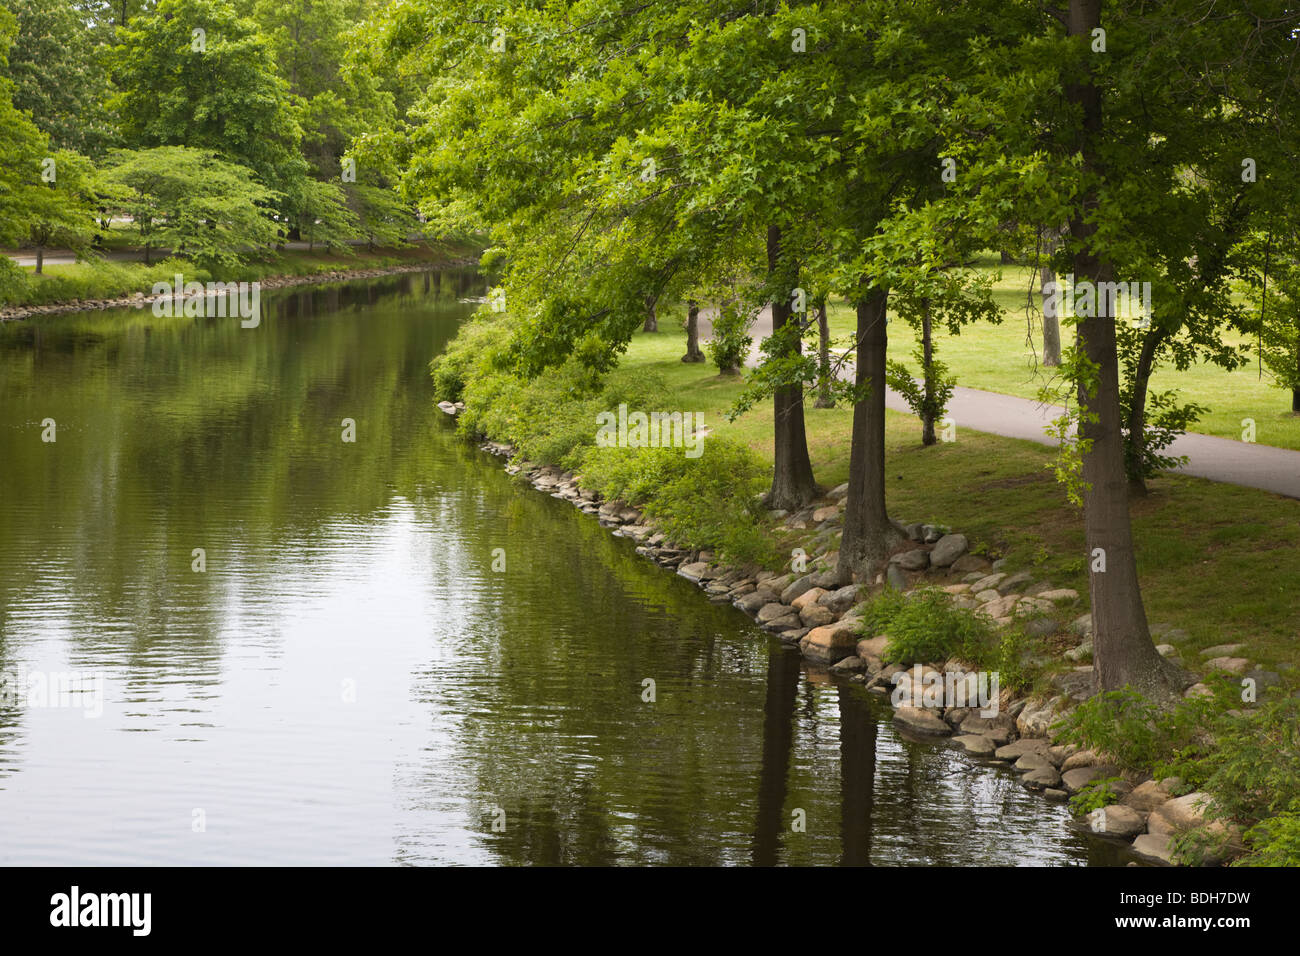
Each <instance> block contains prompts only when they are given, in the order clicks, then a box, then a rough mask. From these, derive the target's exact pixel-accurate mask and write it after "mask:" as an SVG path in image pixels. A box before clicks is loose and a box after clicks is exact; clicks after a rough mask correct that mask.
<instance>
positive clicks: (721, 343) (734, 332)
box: [704, 302, 754, 372]
mask: <svg viewBox="0 0 1300 956" xmlns="http://www.w3.org/2000/svg"><path fill="white" fill-rule="evenodd" d="M752 321H753V316H751V315H750V314H749V312H747V311H746V310H745V309H744V308H743V307H742V306H741V305H740V304H739V303H736V302H725V303H723V305H722V307H721V308H720V309H719V310H718V314H717V315H716V316H714V319H713V338H712V339H710V340H709V342H708V343H707V344H706V345H705V346H704V349H705V351H706V352H708V353H709V359H710V360H711V361H712V362H713V364H714V365H715V366H717V368H718V371H719V372H734V371H736V370H738V369H740V368H742V367H744V364H745V359H746V358H747V357H748V355H749V347H750V345H751V344H752V343H753V341H754V339H753V337H752V336H751V335H750V334H749V326H750V323H751V322H752Z"/></svg>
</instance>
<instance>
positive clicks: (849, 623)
mask: <svg viewBox="0 0 1300 956" xmlns="http://www.w3.org/2000/svg"><path fill="white" fill-rule="evenodd" d="M859 623H860V622H859V621H858V620H856V619H855V618H848V617H846V618H841V619H840V620H839V621H837V622H836V623H834V624H824V625H822V626H821V627H814V628H813V629H812V630H811V631H809V632H808V633H807V634H805V635H804V636H803V639H802V640H801V641H800V642H799V650H800V651H801V652H802V653H803V656H804V657H807V658H809V659H811V660H814V661H820V662H821V663H823V664H834V663H836V662H838V661H841V660H843V659H844V658H846V657H850V656H851V655H852V654H853V652H854V651H855V650H856V649H857V643H858V633H857V627H858V624H859Z"/></svg>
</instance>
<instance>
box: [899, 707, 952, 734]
mask: <svg viewBox="0 0 1300 956" xmlns="http://www.w3.org/2000/svg"><path fill="white" fill-rule="evenodd" d="M894 722H895V723H898V724H901V725H902V726H903V727H904V728H906V729H907V730H910V731H912V732H913V733H917V734H925V735H926V736H930V737H946V736H948V735H949V734H951V733H952V730H951V728H949V726H948V724H947V723H946V722H945V721H944V720H943V718H942V717H940V716H939V715H938V714H936V713H935V712H934V711H933V710H926V709H924V708H921V707H898V708H896V709H895V710H894Z"/></svg>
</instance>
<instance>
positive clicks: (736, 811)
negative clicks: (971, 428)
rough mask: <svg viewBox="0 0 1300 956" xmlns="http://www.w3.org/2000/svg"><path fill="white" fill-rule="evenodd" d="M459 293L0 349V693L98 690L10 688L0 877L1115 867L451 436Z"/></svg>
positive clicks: (3, 705) (468, 291) (320, 305)
mask: <svg viewBox="0 0 1300 956" xmlns="http://www.w3.org/2000/svg"><path fill="white" fill-rule="evenodd" d="M482 293H483V283H482V282H481V281H480V280H479V279H478V278H477V277H475V276H474V275H472V274H466V273H455V272H448V273H434V274H429V275H423V274H422V275H413V276H411V275H408V276H401V277H393V278H387V279H382V280H372V281H367V282H358V283H350V284H342V285H337V286H331V287H316V288H312V289H309V290H304V289H302V288H299V289H292V290H283V291H281V292H278V293H268V294H267V295H266V296H265V297H264V306H265V307H266V308H267V315H266V317H265V318H264V319H263V321H262V323H261V325H260V326H259V327H258V328H256V329H244V328H241V327H240V324H239V320H238V319H202V318H181V319H157V318H155V317H153V316H152V315H151V314H150V312H148V311H147V310H144V311H139V310H121V311H115V312H102V313H89V314H83V315H75V316H67V317H61V318H47V319H42V320H39V321H32V322H28V323H9V324H7V325H4V326H3V327H0V672H2V673H6V674H8V675H10V679H11V683H10V686H12V685H13V681H14V679H15V678H16V676H17V675H28V677H30V675H33V674H40V675H52V674H57V673H63V674H75V675H82V676H85V677H87V678H95V679H99V680H102V694H100V693H98V692H97V691H96V690H95V689H94V685H93V683H92V684H90V685H88V686H89V687H90V690H89V691H88V692H87V693H83V694H74V695H69V696H68V697H67V698H65V699H64V700H62V701H61V703H63V704H64V705H65V706H48V703H49V702H48V701H46V702H44V705H43V702H42V701H39V700H33V699H31V698H30V697H29V698H27V699H13V698H9V699H6V700H3V701H0V862H3V863H7V864H128V865H134V864H195V865H204V864H312V865H326V864H445V863H460V864H523V863H582V864H614V863H618V864H631V863H665V864H741V863H764V864H767V863H783V864H839V863H846V864H865V863H873V864H877V865H890V864H895V865H896V864H924V865H951V864H976V863H1004V864H1084V863H1090V862H1091V863H1113V862H1116V860H1117V859H1118V857H1117V853H1116V850H1115V849H1114V848H1113V847H1112V846H1110V845H1108V844H1104V843H1100V842H1097V841H1094V840H1091V839H1089V838H1087V837H1085V836H1083V835H1081V834H1078V833H1075V832H1072V831H1071V830H1070V829H1069V828H1068V827H1067V826H1066V825H1065V821H1066V818H1067V814H1066V812H1065V811H1064V810H1063V809H1062V808H1060V807H1053V806H1050V805H1048V804H1046V803H1044V802H1043V801H1042V800H1041V799H1040V798H1037V797H1033V796H1030V795H1029V794H1026V793H1025V792H1024V791H1022V790H1021V789H1020V788H1019V787H1018V786H1017V785H1016V784H1015V781H1014V778H1013V777H1012V775H1011V774H1009V773H1008V772H1006V771H1004V770H992V769H990V768H988V767H986V766H981V765H979V764H977V763H975V762H972V761H970V760H969V759H967V758H965V757H962V756H958V755H956V754H954V753H953V752H952V751H951V750H948V749H945V748H943V747H936V746H933V745H926V744H913V743H908V742H906V741H905V740H903V739H901V738H900V737H899V736H898V735H897V734H895V732H894V731H893V729H892V726H891V725H890V723H889V722H888V719H887V717H888V708H887V706H886V707H882V706H881V705H880V704H879V703H878V702H876V701H875V700H872V699H869V695H867V694H865V693H864V692H863V691H862V689H861V688H860V687H859V686H857V685H851V684H845V683H837V682H833V681H832V680H831V679H830V678H829V677H828V676H827V675H826V674H825V672H809V671H807V670H806V669H805V668H804V665H803V664H802V663H801V661H800V660H799V658H798V656H797V655H793V654H791V653H790V652H789V651H786V650H783V649H782V648H781V647H780V645H779V643H778V642H774V641H772V640H769V639H768V638H767V637H766V636H765V635H763V634H762V633H761V632H760V631H758V630H757V629H756V628H754V627H753V626H752V624H750V622H749V621H748V619H747V618H746V617H745V616H744V615H742V614H741V613H740V612H739V611H736V610H734V609H732V608H729V607H717V606H713V605H710V604H708V603H707V602H706V601H705V600H704V599H703V597H702V596H701V595H700V594H699V593H698V591H697V590H696V589H695V588H694V587H693V586H692V585H690V584H688V583H687V582H686V581H684V580H682V579H680V578H676V577H674V576H673V575H671V574H668V573H666V572H664V571H663V570H661V569H659V568H657V567H655V566H654V565H652V564H650V563H648V562H647V561H645V560H644V559H642V558H640V557H638V556H637V555H636V554H635V553H634V552H633V546H632V544H631V542H629V541H627V540H624V539H618V538H614V537H612V536H610V535H609V534H608V533H607V532H605V531H604V530H602V529H600V528H599V527H598V525H597V524H596V522H595V521H594V520H593V519H591V518H589V517H586V516H584V515H582V514H581V513H579V512H578V511H576V510H575V509H574V508H572V506H570V505H568V504H567V503H564V502H562V501H559V500H556V499H553V498H550V497H548V496H546V495H543V494H540V493H538V492H535V491H533V490H532V489H530V488H527V487H526V486H525V487H521V486H519V485H516V484H514V483H512V482H511V480H510V479H508V478H507V477H506V476H505V474H504V473H503V472H502V470H501V463H500V461H499V460H497V459H493V458H490V457H489V456H487V455H485V454H483V453H481V452H479V451H478V450H477V449H475V448H474V447H473V446H472V445H470V444H468V443H466V442H464V441H462V440H460V439H458V438H457V437H456V436H455V435H454V433H453V431H452V429H451V428H450V427H449V423H448V422H447V421H446V420H445V416H443V415H442V413H441V412H439V411H438V410H437V409H436V408H435V407H434V406H433V403H432V395H431V387H430V383H429V377H428V372H427V363H428V361H429V359H430V357H431V356H433V355H434V354H436V353H437V351H438V350H439V349H440V348H442V347H443V346H444V345H445V343H446V342H447V341H448V340H449V339H450V338H451V336H452V335H453V334H454V333H455V330H456V328H457V325H458V323H459V322H460V321H461V320H462V319H463V318H464V317H465V316H466V315H467V314H468V313H469V311H470V310H471V309H472V308H473V306H472V305H469V304H465V303H464V302H462V301H460V300H462V299H463V298H465V297H467V296H474V295H481V294H482ZM46 419H53V420H54V422H55V427H56V431H55V438H56V440H55V441H54V442H43V441H42V440H41V437H42V432H43V431H44V426H43V425H42V423H43V422H44V421H45V420H46ZM344 419H351V420H353V422H354V423H355V437H356V440H355V442H345V441H343V440H342V438H343V433H344V425H343V421H344ZM198 548H201V549H203V551H204V560H205V570H203V571H201V572H200V571H196V570H194V569H193V567H194V562H195V557H194V549H198ZM496 549H504V552H503V553H504V559H505V569H504V570H503V571H494V570H493V563H494V558H496V557H499V556H500V555H501V554H502V552H498V551H496ZM646 678H652V679H653V680H654V681H655V684H656V697H657V699H656V701H655V702H654V703H647V702H645V701H644V700H643V699H642V694H643V681H644V680H645V679H646ZM92 698H93V701H92ZM95 710H102V713H100V714H99V715H98V716H87V715H88V714H90V713H93V712H94V711H95ZM882 717H883V719H882ZM799 817H802V818H803V819H805V820H806V825H805V828H804V829H803V831H802V832H800V831H798V830H795V829H794V828H793V824H794V821H795V820H796V819H797V818H799ZM494 825H495V826H494Z"/></svg>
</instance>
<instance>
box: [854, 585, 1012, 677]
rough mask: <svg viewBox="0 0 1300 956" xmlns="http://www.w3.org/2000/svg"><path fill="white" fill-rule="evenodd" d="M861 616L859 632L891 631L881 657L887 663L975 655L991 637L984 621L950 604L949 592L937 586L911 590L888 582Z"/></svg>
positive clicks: (990, 632) (938, 659)
mask: <svg viewBox="0 0 1300 956" xmlns="http://www.w3.org/2000/svg"><path fill="white" fill-rule="evenodd" d="M862 618H863V622H864V625H865V629H864V631H863V633H868V632H870V633H869V634H868V636H870V635H871V634H882V633H883V634H888V635H889V641H888V642H887V643H886V645H885V651H884V654H883V655H882V657H881V659H882V660H884V661H885V662H886V663H893V664H911V663H914V662H919V661H941V660H945V659H947V658H949V657H953V656H956V655H961V656H963V657H973V656H976V654H977V652H978V649H979V648H982V647H985V646H987V645H988V644H990V643H991V639H992V629H991V627H990V625H989V624H988V623H987V622H986V621H984V620H983V619H982V618H980V617H977V616H976V615H975V614H972V613H971V612H970V611H967V610H965V609H964V608H959V607H954V606H953V604H952V602H951V600H950V599H949V597H948V595H947V594H945V593H944V592H943V591H940V590H938V589H937V588H922V589H920V590H917V591H913V592H911V593H910V594H909V595H903V594H902V593H901V592H898V591H895V590H893V589H892V588H887V589H886V590H884V591H882V592H880V594H878V595H876V597H875V598H873V599H872V601H871V602H870V603H869V604H868V605H867V607H866V609H865V610H864V612H863V615H862Z"/></svg>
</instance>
